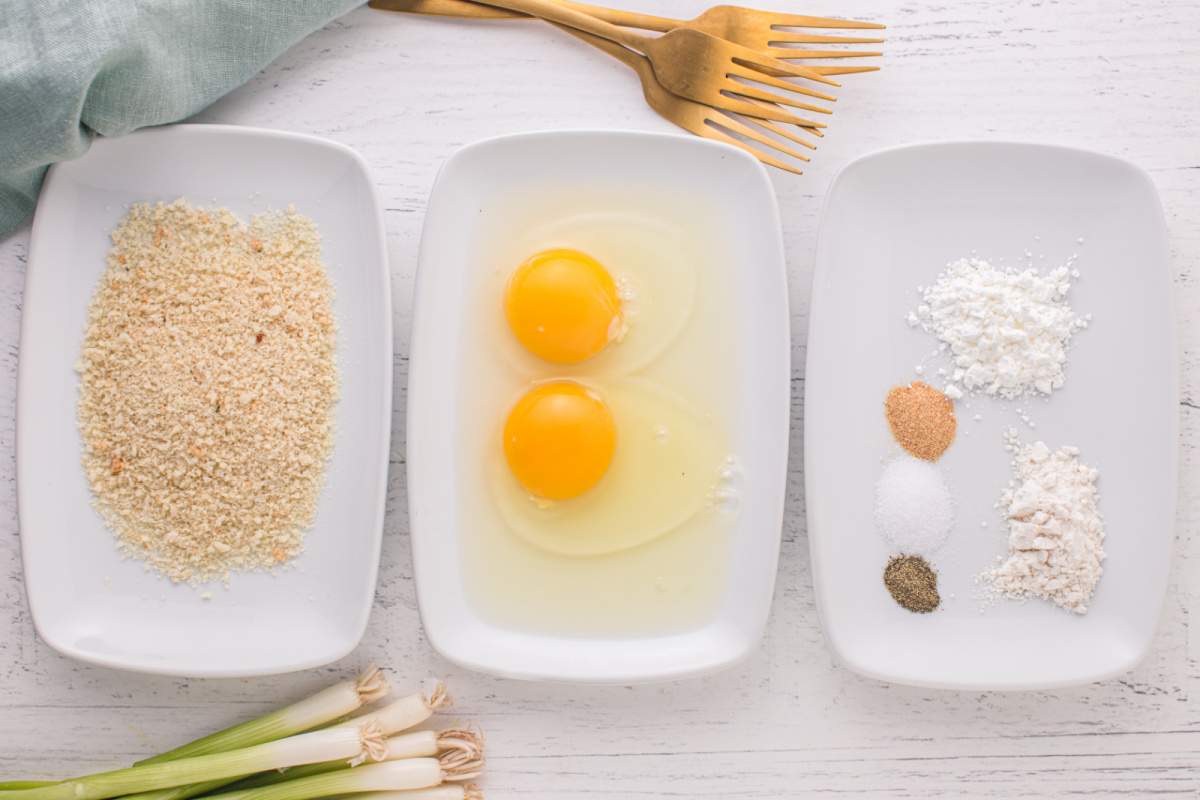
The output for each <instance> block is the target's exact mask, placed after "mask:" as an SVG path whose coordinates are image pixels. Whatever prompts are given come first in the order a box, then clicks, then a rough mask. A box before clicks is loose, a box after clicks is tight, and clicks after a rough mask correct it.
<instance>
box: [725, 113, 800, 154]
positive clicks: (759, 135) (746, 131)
mask: <svg viewBox="0 0 1200 800" xmlns="http://www.w3.org/2000/svg"><path fill="white" fill-rule="evenodd" d="M721 113H722V114H723V116H724V119H721V120H719V121H718V124H720V125H722V126H724V127H726V128H729V129H730V130H731V131H733V132H734V133H740V134H741V135H742V136H745V137H746V138H748V139H752V140H753V141H756V142H758V143H759V144H764V145H766V146H767V147H770V148H773V149H775V150H778V151H779V152H781V153H783V154H784V155H787V156H790V157H792V158H794V159H796V160H797V161H811V160H812V159H810V158H809V157H808V156H806V155H805V154H804V153H801V152H800V151H799V150H797V149H796V148H794V147H791V146H789V145H787V144H784V143H783V142H781V141H779V140H778V139H772V138H771V137H770V136H767V135H766V134H765V133H763V132H762V131H760V130H758V129H757V128H752V127H750V126H749V125H747V124H746V123H744V122H742V121H741V120H740V119H738V118H737V117H734V116H733V115H731V114H725V113H724V112H721Z"/></svg>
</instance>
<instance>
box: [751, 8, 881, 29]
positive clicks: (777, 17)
mask: <svg viewBox="0 0 1200 800" xmlns="http://www.w3.org/2000/svg"><path fill="white" fill-rule="evenodd" d="M771 27H772V28H844V29H846V30H876V31H878V30H883V29H884V28H886V27H887V25H880V24H879V23H878V22H860V21H858V20H854V19H833V18H831V17H808V16H805V15H803V14H777V13H775V12H771Z"/></svg>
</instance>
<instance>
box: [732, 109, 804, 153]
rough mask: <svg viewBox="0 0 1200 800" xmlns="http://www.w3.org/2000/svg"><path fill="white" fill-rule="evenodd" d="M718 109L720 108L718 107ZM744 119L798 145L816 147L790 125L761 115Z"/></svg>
mask: <svg viewBox="0 0 1200 800" xmlns="http://www.w3.org/2000/svg"><path fill="white" fill-rule="evenodd" d="M718 111H720V109H718ZM721 113H722V114H728V112H726V111H721ZM744 121H745V122H752V123H753V124H755V125H757V126H758V127H760V128H765V129H766V130H769V131H770V132H771V133H773V134H775V135H776V136H782V137H783V138H785V139H789V140H791V141H793V142H795V143H796V144H798V145H800V146H801V147H807V148H808V149H809V150H816V149H817V145H816V144H815V143H813V142H810V141H809V140H808V139H805V138H804V137H803V136H801V135H800V134H798V133H793V132H792V131H791V129H790V126H786V125H778V124H776V123H774V122H772V121H771V120H769V119H762V118H761V117H753V118H749V117H747V118H746V119H745V120H744ZM801 130H802V131H805V132H806V133H811V134H815V135H816V136H824V135H825V134H823V133H821V132H820V131H819V130H816V129H814V128H801Z"/></svg>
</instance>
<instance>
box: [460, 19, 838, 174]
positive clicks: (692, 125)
mask: <svg viewBox="0 0 1200 800" xmlns="http://www.w3.org/2000/svg"><path fill="white" fill-rule="evenodd" d="M464 1H465V0H464ZM551 24H552V25H554V26H555V27H557V28H561V29H562V30H564V31H566V32H567V33H569V34H571V35H572V36H576V37H578V38H579V39H582V40H583V41H585V42H587V43H588V44H590V45H591V46H592V47H595V48H597V49H599V50H603V51H604V52H605V53H608V54H609V55H610V56H612V57H613V58H615V59H617V60H618V61H621V62H623V63H624V64H626V65H627V66H629V67H631V68H632V69H633V71H634V72H636V73H637V76H638V78H639V79H640V80H641V82H642V94H643V95H645V98H646V102H647V103H648V104H649V105H650V107H651V108H653V109H654V110H655V111H656V112H658V115H659V116H661V117H662V118H663V119H665V120H667V121H668V122H672V123H674V124H676V125H678V126H679V127H681V128H683V129H684V130H686V131H689V132H691V133H694V134H696V135H697V136H701V137H704V138H705V139H715V140H716V141H719V142H726V143H728V144H731V145H734V146H735V147H740V148H741V149H743V150H745V151H746V152H747V153H749V154H750V155H752V156H754V157H755V158H757V159H758V160H759V161H761V162H763V163H764V164H769V165H770V166H772V167H778V168H779V169H782V170H786V171H787V172H793V173H795V174H797V175H800V174H802V173H801V171H800V169H798V168H797V167H795V166H793V165H792V164H789V163H787V162H786V161H783V160H781V159H779V158H778V157H776V156H773V155H771V154H770V153H766V152H763V151H762V150H761V149H760V148H758V147H755V146H753V145H751V144H748V143H746V142H744V141H742V140H740V139H738V138H736V137H734V136H731V135H730V134H729V133H728V132H727V131H729V132H732V133H736V134H739V135H741V136H744V137H746V138H747V139H750V140H752V141H754V142H757V143H759V144H760V145H764V146H766V147H769V148H771V149H773V150H776V151H778V152H780V153H782V154H784V155H787V156H789V157H791V158H794V159H796V160H798V161H808V160H809V158H808V156H806V155H804V154H803V153H801V152H799V151H798V150H796V149H795V148H793V147H791V146H789V145H788V144H787V143H785V142H782V141H779V140H778V139H773V138H771V137H769V136H767V135H765V134H764V133H762V131H760V130H758V129H757V128H755V127H753V126H751V125H749V124H747V123H745V122H742V121H741V120H739V119H738V118H737V117H736V116H734V115H733V114H730V113H729V112H727V111H722V110H720V109H716V108H712V107H711V106H707V105H704V104H703V103H696V102H694V101H692V100H687V99H685V98H683V97H679V96H678V95H674V94H671V93H670V92H668V91H667V90H666V89H664V88H663V87H662V85H661V84H659V82H658V79H657V78H655V77H654V69H653V68H652V67H651V66H650V62H649V60H647V58H646V57H645V56H642V55H638V54H637V53H635V52H633V51H632V50H630V49H629V48H627V47H622V46H621V45H619V44H616V43H615V42H610V41H609V40H607V39H601V38H600V37H599V36H593V35H592V34H590V33H584V32H583V31H579V30H576V29H574V28H571V27H568V26H566V25H559V24H558V23H551ZM755 122H756V123H757V125H759V126H761V127H762V128H765V129H767V130H769V131H771V132H772V133H774V134H776V135H777V136H781V137H783V138H785V139H789V140H791V141H793V142H795V143H797V144H799V145H802V146H804V147H807V148H809V149H810V150H811V149H814V148H815V147H816V146H815V145H814V144H812V143H811V142H809V141H808V140H806V139H804V138H803V137H802V136H799V135H798V134H795V133H792V132H791V131H789V130H787V129H786V128H785V127H784V126H783V125H776V124H775V123H773V122H771V121H769V120H765V119H758V120H755ZM806 130H808V129H806Z"/></svg>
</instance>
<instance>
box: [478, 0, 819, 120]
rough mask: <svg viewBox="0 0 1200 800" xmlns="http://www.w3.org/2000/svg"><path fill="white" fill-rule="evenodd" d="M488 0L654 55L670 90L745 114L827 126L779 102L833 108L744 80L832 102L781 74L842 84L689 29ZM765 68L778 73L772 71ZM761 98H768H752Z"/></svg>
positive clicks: (538, 1) (543, 3)
mask: <svg viewBox="0 0 1200 800" xmlns="http://www.w3.org/2000/svg"><path fill="white" fill-rule="evenodd" d="M488 4H489V5H495V6H498V7H501V8H507V9H510V10H513V11H521V12H524V13H526V14H529V15H531V16H536V17H540V18H542V19H545V20H548V21H551V22H557V23H560V24H563V25H567V26H570V27H572V28H576V29H578V30H583V31H585V32H587V33H591V34H594V35H596V36H600V37H603V38H605V39H608V40H610V41H613V42H616V43H617V44H621V45H624V46H625V47H627V48H629V49H631V50H635V51H637V52H639V53H641V54H642V55H644V56H646V57H647V58H648V59H649V60H650V64H651V66H652V67H653V70H654V75H655V77H656V78H657V79H658V83H659V84H661V85H662V87H663V88H664V89H666V90H667V91H669V92H672V93H674V94H677V95H679V96H681V97H685V98H687V99H690V100H694V101H696V102H698V103H704V104H705V105H709V106H713V107H716V108H722V109H725V110H726V111H732V112H735V113H738V114H744V115H746V116H752V117H759V118H764V119H772V120H776V121H778V122H789V123H792V124H794V125H801V126H804V127H811V128H820V127H824V123H821V122H816V121H815V120H811V119H805V118H803V117H800V116H798V115H797V114H795V113H793V112H792V111H791V110H790V109H785V108H781V106H789V107H790V108H794V109H800V110H804V111H812V112H816V113H821V114H829V113H831V111H830V109H829V108H827V107H825V106H820V105H816V104H813V103H809V102H805V101H802V100H800V99H798V98H796V97H794V96H791V95H789V94H781V93H778V92H772V91H767V90H766V89H763V88H760V87H759V86H754V85H751V84H750V83H747V82H746V81H750V82H753V83H757V84H762V85H764V86H769V87H772V88H774V89H780V90H784V91H786V92H790V93H795V94H799V95H805V96H808V97H812V98H815V99H818V100H825V101H829V102H833V101H834V100H835V99H836V98H834V97H833V96H832V95H829V94H826V93H824V92H818V91H816V90H813V89H809V88H808V87H806V86H803V85H801V84H797V83H792V82H790V81H787V80H784V79H783V78H781V77H778V76H779V75H785V76H789V77H797V78H805V79H808V80H812V81H816V82H818V83H824V84H828V85H830V86H839V85H840V84H838V83H837V82H835V81H833V80H831V79H830V78H828V77H826V76H824V75H822V74H821V73H819V72H816V71H813V70H811V69H809V68H807V67H802V66H797V65H794V64H790V63H788V62H786V61H781V60H779V59H777V58H774V57H772V56H769V55H764V54H762V53H758V52H756V51H754V50H753V49H751V48H749V47H745V46H744V45H740V44H735V43H733V42H729V41H726V40H724V39H721V38H719V37H716V36H713V35H711V34H708V33H704V32H702V31H697V30H692V29H690V28H676V29H674V30H671V31H668V32H667V33H664V34H663V35H661V36H658V37H652V36H645V35H642V34H638V33H634V32H632V31H629V30H626V29H624V28H621V27H618V26H616V25H613V24H612V23H609V22H605V21H603V20H599V19H596V18H595V17H592V16H589V15H588V14H585V13H583V12H581V11H577V10H575V9H573V8H568V7H566V6H563V5H560V4H559V3H557V2H554V0H493V2H489V3H488ZM766 70H770V71H771V72H772V73H774V74H768V73H767V71H766ZM757 100H761V101H765V103H757V102H754V101H757Z"/></svg>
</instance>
